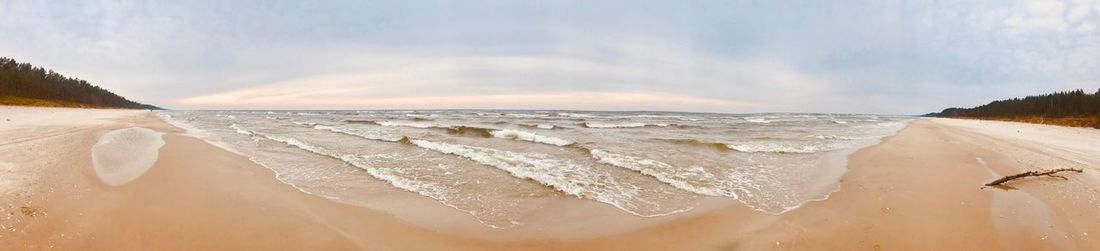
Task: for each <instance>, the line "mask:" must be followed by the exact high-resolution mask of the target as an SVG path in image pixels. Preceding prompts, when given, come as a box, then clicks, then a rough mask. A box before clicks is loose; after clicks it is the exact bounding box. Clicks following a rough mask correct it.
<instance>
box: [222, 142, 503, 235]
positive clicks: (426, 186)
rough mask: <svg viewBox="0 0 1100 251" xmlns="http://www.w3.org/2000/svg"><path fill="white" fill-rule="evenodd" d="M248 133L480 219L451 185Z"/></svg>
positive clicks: (319, 148)
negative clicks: (458, 202)
mask: <svg viewBox="0 0 1100 251" xmlns="http://www.w3.org/2000/svg"><path fill="white" fill-rule="evenodd" d="M238 128H240V127H238ZM241 130H243V131H248V130H247V129H243V128H242V129H241ZM248 132H250V133H251V135H256V136H261V137H264V138H267V139H269V140H273V141H277V142H281V143H284V144H286V145H289V146H293V147H297V148H299V149H302V150H305V151H307V152H310V153H313V154H317V155H321V156H326V157H331V158H335V159H338V160H341V161H343V162H344V163H346V164H348V165H351V166H354V167H356V168H359V169H363V170H365V171H367V174H369V175H370V176H371V177H374V178H377V179H379V180H382V181H385V182H387V183H389V184H390V185H392V186H394V187H397V188H399V189H402V190H405V191H410V192H414V193H417V194H420V195H422V196H426V197H429V198H432V199H435V200H436V201H439V202H440V203H442V204H443V205H446V206H448V207H451V208H454V209H457V210H460V211H464V212H466V213H469V214H471V215H473V216H474V217H475V218H477V216H478V213H477V211H473V210H468V209H462V208H460V207H459V206H458V205H456V204H455V203H454V202H453V201H451V198H457V197H461V196H460V194H458V191H457V190H456V189H455V188H453V187H451V186H449V185H447V184H441V183H435V182H431V181H428V180H423V179H416V178H409V177H406V176H403V175H402V173H401V172H400V171H396V170H389V169H382V168H375V167H373V166H371V165H369V164H368V162H367V160H366V159H365V158H364V157H363V156H358V155H353V154H344V153H340V152H339V151H336V150H332V149H328V148H325V147H323V146H318V145H313V144H309V143H306V142H303V141H301V140H298V139H295V138H292V137H282V136H276V135H268V134H261V133H256V132H254V131H248ZM478 221H481V222H482V223H484V224H486V225H489V226H491V227H494V228H508V227H512V226H516V225H519V223H518V222H515V221H511V222H510V225H497V224H492V223H489V222H486V221H484V220H482V219H480V218H478Z"/></svg>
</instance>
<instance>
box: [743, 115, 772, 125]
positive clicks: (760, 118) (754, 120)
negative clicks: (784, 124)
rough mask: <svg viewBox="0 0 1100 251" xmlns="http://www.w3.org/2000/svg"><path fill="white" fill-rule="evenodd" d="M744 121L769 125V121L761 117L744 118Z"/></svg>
mask: <svg viewBox="0 0 1100 251" xmlns="http://www.w3.org/2000/svg"><path fill="white" fill-rule="evenodd" d="M745 121H748V122H753V123H761V124H766V123H771V121H768V120H767V119H765V118H763V117H745Z"/></svg>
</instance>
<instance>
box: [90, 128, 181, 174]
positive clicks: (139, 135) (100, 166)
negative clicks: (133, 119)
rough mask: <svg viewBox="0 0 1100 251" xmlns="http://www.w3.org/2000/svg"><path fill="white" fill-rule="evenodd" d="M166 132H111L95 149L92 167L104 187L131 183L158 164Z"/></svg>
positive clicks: (144, 130)
mask: <svg viewBox="0 0 1100 251" xmlns="http://www.w3.org/2000/svg"><path fill="white" fill-rule="evenodd" d="M161 146H164V138H162V133H160V132H157V131H153V130H150V129H146V128H141V127H130V128H125V129H118V130H114V131H110V132H107V133H106V134H103V136H100V137H99V141H98V142H96V144H95V145H93V146H92V166H93V167H94V169H95V172H96V176H98V177H99V179H100V180H101V181H103V183H104V184H107V185H110V186H121V185H123V184H126V183H129V182H130V181H133V180H134V179H137V178H138V177H141V175H143V174H145V171H147V170H149V168H152V167H153V163H156V162H157V159H158V153H159V152H160V147H161Z"/></svg>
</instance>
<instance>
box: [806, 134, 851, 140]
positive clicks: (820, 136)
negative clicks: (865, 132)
mask: <svg viewBox="0 0 1100 251" xmlns="http://www.w3.org/2000/svg"><path fill="white" fill-rule="evenodd" d="M813 138H815V139H843V140H853V139H858V138H853V137H844V136H837V135H814V136H813Z"/></svg>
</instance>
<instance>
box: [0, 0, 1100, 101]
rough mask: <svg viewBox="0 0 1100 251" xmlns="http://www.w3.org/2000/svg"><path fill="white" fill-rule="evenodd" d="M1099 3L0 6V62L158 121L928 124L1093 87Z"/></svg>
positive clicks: (1098, 83) (1099, 55) (1099, 54)
mask: <svg viewBox="0 0 1100 251" xmlns="http://www.w3.org/2000/svg"><path fill="white" fill-rule="evenodd" d="M1098 26H1100V0H1085V1H1081V0H1068V1H1005V0H996V1H984V0H975V1H924V0H921V1H346V2H345V1H278V0H274V1H245V0H241V1H34V0H31V1H22V0H4V1H0V56H6V57H12V58H15V59H16V60H18V61H21V62H28V63H31V64H34V65H37V66H42V67H45V68H49V69H53V70H55V71H57V72H59V73H62V74H65V75H67V76H71V77H77V78H81V79H85V80H88V81H90V82H93V83H95V84H97V85H99V86H101V87H103V88H105V89H108V90H111V91H113V92H115V93H117V94H119V95H122V96H125V97H127V98H130V99H132V100H136V101H139V102H144V103H151V104H155V105H159V106H162V107H166V108H171V109H490V108H491V109H568V110H660V111H695V112H727V113H756V112H826V113H876V114H923V113H927V112H932V111H938V110H941V109H943V108H947V107H969V106H975V105H980V104H984V103H987V102H989V101H992V100H995V99H1003V98H1011V97H1022V96H1026V95H1034V94H1042V93H1049V92H1054V91H1065V90H1072V89H1085V90H1086V92H1095V91H1096V90H1097V89H1098V88H1100V31H1098V30H1100V29H1098V28H1100V27H1098Z"/></svg>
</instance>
